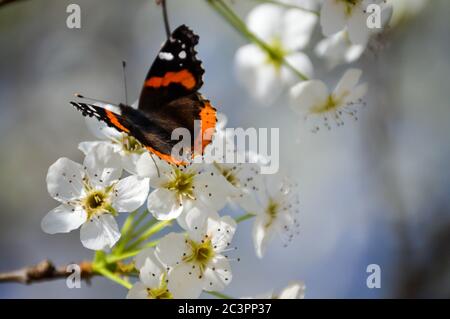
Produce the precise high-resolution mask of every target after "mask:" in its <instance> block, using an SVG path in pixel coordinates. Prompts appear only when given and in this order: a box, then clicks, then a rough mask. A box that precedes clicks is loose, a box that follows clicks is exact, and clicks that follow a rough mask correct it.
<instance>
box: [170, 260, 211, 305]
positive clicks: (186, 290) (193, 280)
mask: <svg viewBox="0 0 450 319" xmlns="http://www.w3.org/2000/svg"><path fill="white" fill-rule="evenodd" d="M168 280H169V282H168V283H167V287H168V289H169V291H170V293H171V294H172V296H173V298H174V299H195V298H198V297H199V296H200V294H201V293H202V286H203V280H202V279H201V278H199V276H198V275H196V274H195V272H192V266H191V264H187V263H181V264H179V265H177V266H176V267H174V268H173V269H172V270H171V271H169V275H168Z"/></svg>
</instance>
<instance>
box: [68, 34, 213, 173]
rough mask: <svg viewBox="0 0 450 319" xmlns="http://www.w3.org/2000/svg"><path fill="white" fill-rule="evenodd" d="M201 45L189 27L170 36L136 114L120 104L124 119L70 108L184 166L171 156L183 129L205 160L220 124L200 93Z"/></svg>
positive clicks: (80, 105)
mask: <svg viewBox="0 0 450 319" xmlns="http://www.w3.org/2000/svg"><path fill="white" fill-rule="evenodd" d="M198 40H199V37H198V36H197V35H196V34H194V33H193V32H192V30H190V29H189V28H188V27H187V26H185V25H181V26H180V27H178V28H177V29H176V30H175V31H174V32H173V33H172V34H171V36H170V37H169V39H168V40H167V41H166V42H165V43H164V45H163V46H162V48H161V50H160V51H159V54H158V56H157V58H156V60H155V61H154V62H153V65H152V66H151V68H150V70H149V72H148V74H147V77H146V79H145V82H144V87H143V89H142V92H141V96H140V98H139V105H138V109H134V108H132V107H131V106H128V105H125V104H119V108H120V111H121V113H120V114H118V113H114V112H112V111H109V110H107V109H104V108H101V107H99V106H96V105H92V104H86V103H77V102H70V103H71V104H72V105H73V106H75V107H76V108H77V109H78V110H80V111H81V112H82V114H83V116H89V117H96V118H97V119H98V120H99V121H103V122H105V123H106V124H107V125H108V126H111V127H114V128H116V129H117V130H119V131H120V132H125V133H127V134H129V135H132V136H133V137H135V138H136V139H137V140H138V141H139V142H140V143H141V144H142V145H144V146H145V148H146V149H147V150H149V151H150V152H151V153H153V154H155V155H157V156H158V157H160V158H161V159H163V160H166V161H167V162H169V163H173V164H178V165H179V164H183V162H182V161H180V160H179V159H178V158H174V157H172V155H171V152H172V148H173V147H174V146H175V145H176V144H177V143H178V141H176V140H172V139H171V134H172V131H173V130H174V129H176V128H179V127H183V128H186V129H188V130H189V132H190V134H191V150H196V149H201V152H202V154H203V151H204V149H205V147H206V146H207V145H208V144H209V143H210V142H211V140H212V135H213V133H214V128H215V126H216V122H217V118H216V109H215V108H214V107H213V106H212V105H211V104H210V102H209V101H208V100H206V99H205V98H204V97H203V96H202V95H201V94H200V93H199V92H198V90H199V89H200V88H201V86H202V85H203V80H202V76H203V74H204V73H205V71H204V70H203V68H202V66H201V61H200V60H198V59H197V57H196V54H197V52H196V51H195V50H194V48H195V45H197V43H198ZM196 120H198V121H201V126H200V128H199V129H198V128H197V127H196V126H195V125H194V122H195V121H196ZM195 130H197V131H199V132H195ZM196 136H198V137H197V138H194V137H196ZM194 139H197V140H194Z"/></svg>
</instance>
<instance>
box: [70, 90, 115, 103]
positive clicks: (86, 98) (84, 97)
mask: <svg viewBox="0 0 450 319" xmlns="http://www.w3.org/2000/svg"><path fill="white" fill-rule="evenodd" d="M74 95H75V97H77V98H79V99H84V100H89V101H92V102H100V103H103V104H110V105H114V106H119V105H117V104H115V103H113V102H109V101H104V100H100V99H94V98H91V97H87V96H84V95H81V94H79V93H75V94H74Z"/></svg>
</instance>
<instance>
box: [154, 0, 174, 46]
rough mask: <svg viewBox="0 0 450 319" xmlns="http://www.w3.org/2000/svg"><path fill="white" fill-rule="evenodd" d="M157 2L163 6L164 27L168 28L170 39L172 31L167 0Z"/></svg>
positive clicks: (167, 33) (167, 32)
mask: <svg viewBox="0 0 450 319" xmlns="http://www.w3.org/2000/svg"><path fill="white" fill-rule="evenodd" d="M157 2H158V4H160V5H161V7H162V12H163V19H164V27H165V28H166V35H167V39H169V38H170V34H171V33H172V32H170V25H169V16H168V14H167V6H166V0H157Z"/></svg>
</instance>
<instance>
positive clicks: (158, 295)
mask: <svg viewBox="0 0 450 319" xmlns="http://www.w3.org/2000/svg"><path fill="white" fill-rule="evenodd" d="M135 264H136V268H137V269H138V270H139V279H140V281H138V282H137V283H135V284H134V285H133V287H132V288H131V289H130V291H129V292H128V295H127V298H128V299H188V298H189V299H193V298H198V297H199V295H200V293H201V290H200V291H197V292H196V293H194V294H192V292H194V290H191V289H185V290H180V289H177V287H176V286H173V285H170V284H169V283H170V271H168V270H167V267H166V266H164V265H163V264H162V263H161V262H160V261H159V259H158V258H157V256H156V255H155V249H154V248H147V249H144V250H143V251H141V252H140V253H139V254H138V255H137V256H136V263H135ZM169 285H170V287H169Z"/></svg>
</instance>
